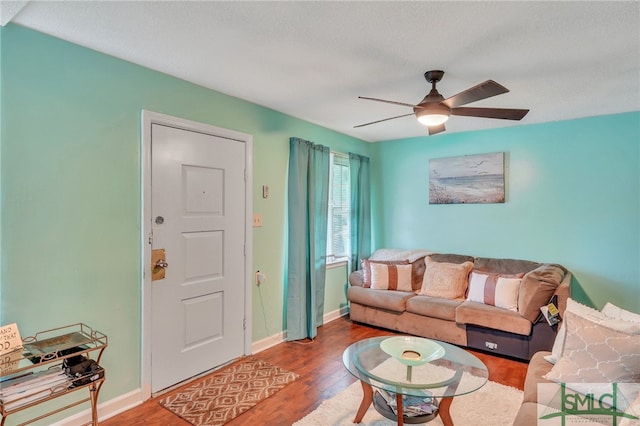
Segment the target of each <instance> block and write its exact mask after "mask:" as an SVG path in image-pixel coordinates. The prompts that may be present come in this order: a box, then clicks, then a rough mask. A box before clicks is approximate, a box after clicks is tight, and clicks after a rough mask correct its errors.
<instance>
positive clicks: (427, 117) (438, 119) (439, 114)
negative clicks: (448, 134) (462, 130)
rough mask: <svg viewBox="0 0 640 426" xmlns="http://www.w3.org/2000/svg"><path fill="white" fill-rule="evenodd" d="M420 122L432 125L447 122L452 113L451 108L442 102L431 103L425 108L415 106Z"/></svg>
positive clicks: (428, 125)
mask: <svg viewBox="0 0 640 426" xmlns="http://www.w3.org/2000/svg"><path fill="white" fill-rule="evenodd" d="M414 112H415V114H416V117H417V118H418V122H420V123H421V124H423V125H425V126H427V127H431V126H439V125H441V124H444V123H446V121H447V120H448V119H449V116H450V115H451V108H449V107H447V106H446V105H442V104H430V105H427V106H425V107H424V108H414Z"/></svg>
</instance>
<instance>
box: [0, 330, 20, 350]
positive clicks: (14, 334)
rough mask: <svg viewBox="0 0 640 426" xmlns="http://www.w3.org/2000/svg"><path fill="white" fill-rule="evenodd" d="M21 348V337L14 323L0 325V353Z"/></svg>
mask: <svg viewBox="0 0 640 426" xmlns="http://www.w3.org/2000/svg"><path fill="white" fill-rule="evenodd" d="M20 348H22V339H21V338H20V332H19V331H18V325H17V324H16V323H13V324H9V325H4V326H2V327H0V355H4V354H7V353H9V352H13V351H15V350H16V349H20Z"/></svg>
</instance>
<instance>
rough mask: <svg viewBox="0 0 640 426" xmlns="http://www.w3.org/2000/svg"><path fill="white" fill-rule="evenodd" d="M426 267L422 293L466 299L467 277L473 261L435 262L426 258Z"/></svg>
mask: <svg viewBox="0 0 640 426" xmlns="http://www.w3.org/2000/svg"><path fill="white" fill-rule="evenodd" d="M425 264H426V269H425V271H424V278H423V280H422V288H421V289H420V293H419V294H420V295H422V296H431V297H442V298H444V299H464V294H465V291H466V290H467V279H468V277H469V272H471V269H472V268H473V262H464V263H460V264H456V263H445V262H435V261H433V260H431V259H429V258H428V257H427V258H426V259H425Z"/></svg>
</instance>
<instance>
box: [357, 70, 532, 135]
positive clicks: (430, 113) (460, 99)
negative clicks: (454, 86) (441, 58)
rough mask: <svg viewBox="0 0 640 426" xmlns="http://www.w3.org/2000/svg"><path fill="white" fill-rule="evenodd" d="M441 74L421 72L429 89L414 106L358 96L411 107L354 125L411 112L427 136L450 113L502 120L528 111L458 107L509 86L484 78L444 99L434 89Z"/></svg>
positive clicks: (519, 117) (439, 127)
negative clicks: (404, 111) (410, 110)
mask: <svg viewBox="0 0 640 426" xmlns="http://www.w3.org/2000/svg"><path fill="white" fill-rule="evenodd" d="M443 76H444V71H440V70H432V71H427V72H425V73H424V78H425V79H426V80H427V81H428V82H429V83H431V91H430V92H429V93H428V94H427V96H425V97H424V99H422V101H421V102H420V103H419V104H416V105H412V104H409V103H404V102H397V101H389V100H386V99H377V98H369V97H364V96H360V99H367V100H371V101H376V102H385V103H389V104H395V105H401V106H407V107H411V108H413V114H403V115H399V116H396V117H390V118H383V119H382V120H376V121H372V122H369V123H365V124H360V125H357V126H355V127H363V126H368V125H370V124H375V123H380V122H382V121H388V120H394V119H396V118H401V117H406V116H409V115H415V117H416V118H417V119H418V122H419V123H420V124H423V125H425V126H427V127H428V129H429V135H435V134H436V133H440V132H444V131H445V130H446V128H445V126H444V123H445V122H446V121H447V120H448V119H449V116H451V115H462V116H467V117H482V118H497V119H502V120H522V118H523V117H524V116H525V115H527V113H528V112H529V110H528V109H514V108H468V107H465V108H458V107H459V106H461V105H466V104H469V103H472V102H476V101H479V100H482V99H486V98H490V97H492V96H496V95H500V94H502V93H507V92H508V91H509V89H507V88H506V87H504V86H502V85H500V84H498V83H496V82H495V81H493V80H487V81H485V82H483V83H480V84H477V85H475V86H473V87H471V88H469V89H467V90H464V91H462V92H460V93H458V94H457V95H454V96H451V97H450V98H447V99H445V98H444V97H443V96H442V95H441V94H440V93H438V90H437V89H436V83H438V82H439V81H440V80H441V79H442V77H443Z"/></svg>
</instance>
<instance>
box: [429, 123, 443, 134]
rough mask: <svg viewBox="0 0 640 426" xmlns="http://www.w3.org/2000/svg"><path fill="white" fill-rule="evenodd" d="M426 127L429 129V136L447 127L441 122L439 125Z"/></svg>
mask: <svg viewBox="0 0 640 426" xmlns="http://www.w3.org/2000/svg"><path fill="white" fill-rule="evenodd" d="M427 128H428V129H429V136H431V135H435V134H437V133H442V132H444V131H445V130H447V129H446V128H445V127H444V124H441V125H439V126H430V127H427Z"/></svg>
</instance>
